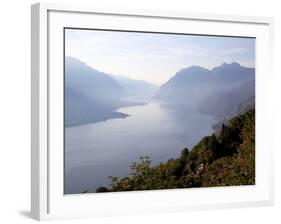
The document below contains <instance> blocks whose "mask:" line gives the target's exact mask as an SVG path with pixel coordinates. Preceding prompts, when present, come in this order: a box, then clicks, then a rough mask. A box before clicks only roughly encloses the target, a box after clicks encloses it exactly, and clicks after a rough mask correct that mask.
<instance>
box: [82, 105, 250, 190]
mask: <svg viewBox="0 0 281 224" xmlns="http://www.w3.org/2000/svg"><path fill="white" fill-rule="evenodd" d="M130 169H131V172H130V174H128V175H127V176H126V177H122V178H119V177H109V178H110V179H111V186H110V187H109V188H106V187H99V188H98V189H96V192H114V191H135V190H154V189H174V188H191V187H213V186H233V185H253V184H255V110H254V109H252V110H250V111H248V112H246V113H244V114H241V115H239V116H237V117H235V118H233V119H231V120H229V122H228V123H227V125H224V124H223V125H222V127H221V131H220V134H219V135H218V136H215V135H211V136H207V137H204V138H202V139H201V141H200V142H199V143H198V144H197V145H195V146H194V147H193V149H192V150H189V149H187V148H185V149H183V150H182V151H181V153H180V155H179V157H178V158H177V159H170V160H168V161H167V162H165V163H160V164H158V165H156V166H152V165H151V160H150V159H149V158H148V157H141V158H140V161H138V162H135V163H133V164H132V165H131V167H130ZM85 192H86V191H85Z"/></svg>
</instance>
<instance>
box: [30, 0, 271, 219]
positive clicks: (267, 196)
mask: <svg viewBox="0 0 281 224" xmlns="http://www.w3.org/2000/svg"><path fill="white" fill-rule="evenodd" d="M31 15H32V21H31V27H32V35H31V36H32V66H31V67H32V71H31V72H32V148H31V155H32V159H31V161H32V164H31V178H32V182H31V193H32V194H31V214H32V217H33V218H34V219H37V220H50V219H62V218H63V219H65V218H81V217H100V216H114V215H126V214H130V215H131V214H141V213H154V212H174V211H186V210H194V209H210V208H225V207H248V206H264V205H271V204H272V203H273V184H272V183H273V151H272V148H273V147H272V146H271V142H272V141H269V139H270V132H269V131H270V130H269V128H270V126H269V125H268V124H269V123H270V122H271V117H270V108H269V107H267V102H268V97H269V93H268V92H269V91H270V86H271V80H272V76H273V71H272V67H273V65H272V62H271V61H272V57H273V54H272V49H273V19H271V18H262V17H248V16H232V15H215V14H202V13H190V12H169V11H154V10H153V11H150V10H125V9H101V8H96V7H89V6H76V5H64V4H49V3H38V4H34V5H32V7H31ZM164 22H165V24H164ZM77 26H78V27H84V28H100V29H104V28H105V29H118V30H136V31H156V30H157V31H160V32H161V31H162V32H168V31H169V32H174V33H177V32H182V33H186V32H188V33H196V34H198V33H200V34H202V33H203V34H210V35H232V36H253V37H256V38H257V43H256V48H257V51H256V52H257V53H256V111H257V115H256V123H257V126H256V127H257V130H256V147H257V157H256V180H257V181H256V185H254V186H236V187H218V188H216V187H215V188H204V189H203V188H198V189H178V190H162V191H144V192H122V193H121V192H120V193H108V194H86V195H70V196H69V195H64V194H63V172H62V171H63V140H62V136H63V125H62V124H63V114H62V113H61V112H62V107H63V97H62V96H63V78H62V77H63V63H62V61H63V52H62V51H63V36H62V34H63V32H62V30H63V27H77ZM182 27H185V28H182Z"/></svg>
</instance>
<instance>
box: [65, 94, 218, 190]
mask: <svg viewBox="0 0 281 224" xmlns="http://www.w3.org/2000/svg"><path fill="white" fill-rule="evenodd" d="M124 100H126V101H131V102H145V103H147V104H145V105H139V106H131V107H123V108H120V109H119V110H118V112H122V113H126V114H129V115H130V116H128V117H126V118H118V119H110V120H107V121H102V122H97V123H90V124H86V125H81V126H76V127H69V128H66V129H65V194H72V193H82V192H83V191H85V190H87V191H88V192H95V189H96V188H97V187H99V186H105V187H107V186H108V185H109V183H110V182H109V179H108V176H119V177H122V176H125V175H127V174H128V173H129V171H130V170H129V165H130V164H132V163H133V162H135V161H138V160H139V157H141V156H149V157H150V159H151V160H152V164H157V163H159V162H165V161H167V160H168V159H170V158H177V157H178V156H179V155H180V152H181V150H182V149H183V148H185V147H187V148H188V149H191V148H192V147H193V146H194V145H195V144H196V143H198V142H199V141H200V139H201V138H202V137H204V136H206V135H210V134H212V133H213V132H214V130H213V129H212V125H214V124H215V123H217V120H216V119H215V118H214V117H213V116H211V115H206V114H200V113H198V112H196V111H192V110H189V111H181V110H179V109H176V108H174V107H172V106H169V105H167V104H163V103H161V102H160V101H157V100H155V99H152V98H149V97H127V98H125V99H124Z"/></svg>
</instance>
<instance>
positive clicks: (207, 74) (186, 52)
mask: <svg viewBox="0 0 281 224" xmlns="http://www.w3.org/2000/svg"><path fill="white" fill-rule="evenodd" d="M64 43H65V48H64V49H65V52H64V53H65V57H64V68H65V69H64V71H65V73H64V125H65V127H64V134H65V135H64V136H65V145H64V152H65V155H64V156H65V160H64V161H65V163H64V167H65V172H64V177H65V183H64V193H65V194H75V193H92V192H97V193H98V192H111V191H119V190H121V191H123V190H135V189H141V190H143V189H148V190H150V189H168V188H170V187H171V186H172V187H173V188H178V187H179V186H180V187H182V188H186V187H198V186H203V184H202V183H203V182H202V181H201V180H202V179H203V177H202V175H203V173H202V171H203V170H204V166H212V162H214V163H215V161H216V160H217V159H220V158H219V157H223V156H230V155H231V156H233V158H232V159H233V160H234V161H235V162H237V161H238V162H239V161H240V160H237V159H236V158H235V153H236V152H237V150H238V148H237V147H236V148H235V149H233V147H232V146H233V145H235V146H238V145H240V142H239V141H238V140H239V139H240V134H239V133H238V131H237V130H240V131H242V127H240V126H239V127H237V128H234V129H235V130H234V131H233V130H231V131H229V130H228V129H227V130H226V129H225V125H227V122H228V121H230V120H231V119H232V118H234V117H236V116H239V115H241V114H243V113H245V112H248V111H251V110H254V108H255V38H249V37H245V38H242V37H225V36H206V35H188V34H168V33H167V34H166V33H165V34H164V33H147V32H146V33H143V32H125V31H107V30H90V29H87V30H84V29H71V28H66V29H65V42H64ZM246 117H248V118H249V119H250V118H252V117H253V111H252V112H251V113H250V114H249V115H248V116H246ZM239 119H241V118H239ZM238 123H239V122H238ZM249 124H253V122H249ZM232 128H233V127H232ZM252 128H253V125H252V126H249V130H251V129H252ZM214 129H215V130H214ZM222 129H223V130H224V131H223V133H224V137H223V138H220V137H219V135H220V133H219V132H220V130H222ZM230 129H231V128H230ZM214 133H216V135H215V134H214ZM237 133H238V134H237ZM243 133H244V132H243ZM251 133H252V132H251ZM251 133H250V134H251ZM233 135H234V136H235V137H233ZM236 135H237V136H236ZM249 136H250V135H245V137H249ZM237 139H238V140H237ZM234 140H235V141H236V140H237V141H238V142H235V141H234ZM233 141H234V142H233ZM186 148H188V150H186ZM221 148H224V149H221ZM183 149H184V150H183ZM253 151H254V148H253V147H252V146H251V149H250V150H249V151H247V152H251V153H252V152H253ZM242 154H243V153H242ZM188 155H189V156H188ZM179 156H180V158H181V159H179ZM140 157H149V159H147V158H145V161H144V160H143V159H141V160H139V158H140ZM249 157H251V156H249ZM172 158H173V159H174V160H171V159H172ZM251 158H252V157H251ZM150 160H151V163H152V164H151V165H152V167H151V170H152V171H151V172H152V173H153V172H154V171H155V169H156V170H157V166H155V165H156V164H159V163H161V165H160V166H158V168H159V167H160V168H161V169H160V171H159V172H158V171H157V172H155V176H150V178H152V179H153V180H155V181H156V182H157V183H155V184H154V185H153V186H150V184H151V183H152V182H153V181H152V182H151V181H150V180H149V178H148V181H147V182H148V185H147V186H146V183H145V182H146V181H145V180H146V179H147V177H143V175H141V178H142V179H141V180H139V179H138V178H136V180H137V181H138V182H137V183H136V184H135V183H134V182H133V184H132V185H130V184H129V185H128V184H127V183H128V182H127V180H132V181H134V180H135V179H134V178H132V175H134V173H133V174H132V172H131V171H132V170H133V171H134V166H133V167H131V168H132V169H130V165H131V164H133V163H134V162H138V163H137V164H139V162H140V161H141V162H144V163H146V164H145V165H148V166H149V165H150ZM219 161H220V160H219ZM218 163H219V162H218ZM163 164H166V165H163ZM215 164H216V163H215ZM253 164H254V163H253ZM141 165H143V164H142V163H141ZM162 165H163V166H162ZM214 166H215V165H214ZM154 168H155V169H154ZM162 168H163V169H162ZM149 169H150V168H149V167H148V170H149ZM165 169H166V171H165ZM146 170H147V169H146ZM206 170H208V169H207V168H206ZM214 170H216V168H214ZM237 170H240V168H237ZM251 170H253V169H251ZM136 172H138V171H136ZM129 173H130V175H128V174H129ZM149 173H150V172H149ZM159 173H160V174H159ZM226 173H227V172H226ZM156 174H157V175H158V174H159V175H158V176H157V175H156ZM201 174H202V175H201ZM165 175H166V177H165V178H167V179H165V178H163V176H165ZM206 175H207V174H206ZM235 175H236V174H235ZM109 176H114V177H119V179H118V178H117V179H118V180H120V178H121V179H123V181H124V182H125V184H123V185H122V184H121V185H122V186H113V185H114V183H116V181H114V179H115V178H112V179H109V178H108V177H109ZM238 176H239V175H238ZM238 176H237V177H238ZM155 177H156V179H155ZM208 177H210V180H213V179H212V178H213V177H212V176H211V175H209V176H208ZM157 178H159V180H158V179H157ZM251 178H252V176H251V177H250V178H249V179H251ZM204 180H205V179H204ZM123 181H121V182H120V183H123ZM200 181H201V182H200ZM238 182H239V181H238ZM238 182H237V183H238ZM141 183H144V186H140V185H141ZM218 183H219V182H216V184H218ZM239 183H240V182H239ZM245 183H246V184H248V183H252V182H245ZM110 184H112V185H110ZM221 184H222V185H223V184H226V182H223V183H221ZM128 186H129V187H128ZM215 186H218V185H215Z"/></svg>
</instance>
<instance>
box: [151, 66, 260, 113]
mask: <svg viewBox="0 0 281 224" xmlns="http://www.w3.org/2000/svg"><path fill="white" fill-rule="evenodd" d="M254 80H255V69H254V68H247V67H243V66H241V65H240V64H239V63H236V62H233V63H230V64H227V63H223V64H222V65H221V66H217V67H215V68H213V69H211V70H209V69H205V68H203V67H200V66H191V67H188V68H185V69H182V70H180V71H179V72H177V73H176V74H175V75H174V76H173V77H172V78H171V79H170V80H168V81H167V82H166V83H165V84H163V85H162V86H161V87H160V88H159V90H158V92H157V93H156V96H155V97H156V98H157V99H160V100H163V101H167V102H170V103H172V104H175V105H177V106H180V107H184V108H192V109H198V110H202V111H204V112H207V113H211V114H215V115H218V116H221V117H230V116H232V115H235V114H237V110H238V107H239V106H240V107H243V106H242V105H243V103H245V101H248V103H249V102H250V101H249V99H251V98H254V96H255V81H254ZM247 85H248V86H247ZM248 106H249V107H250V108H251V105H248ZM222 108H223V109H222ZM220 109H221V111H220ZM240 109H241V108H240ZM219 111H220V113H219Z"/></svg>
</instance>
